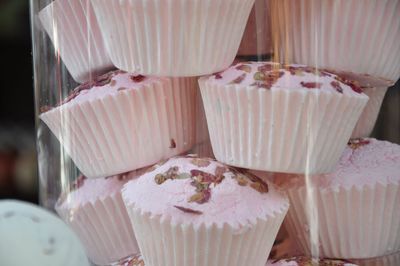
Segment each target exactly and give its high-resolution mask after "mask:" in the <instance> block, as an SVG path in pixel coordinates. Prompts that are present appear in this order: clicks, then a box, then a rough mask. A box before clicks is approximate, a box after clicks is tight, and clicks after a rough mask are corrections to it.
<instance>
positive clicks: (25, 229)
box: [0, 200, 89, 266]
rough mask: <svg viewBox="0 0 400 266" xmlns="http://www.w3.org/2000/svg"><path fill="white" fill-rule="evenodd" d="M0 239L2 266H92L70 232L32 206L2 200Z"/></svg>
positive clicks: (0, 201)
mask: <svg viewBox="0 0 400 266" xmlns="http://www.w3.org/2000/svg"><path fill="white" fill-rule="evenodd" d="M0 236H1V237H0V265H2V266H3V265H4V266H21V265H30V266H54V265H60V266H89V261H88V259H87V257H86V255H85V252H84V249H83V247H82V244H81V243H80V241H79V239H78V238H77V237H76V235H75V234H74V233H73V232H72V231H71V229H69V228H68V226H66V225H65V224H64V223H63V222H62V221H61V220H60V219H59V218H58V217H57V216H55V215H54V214H53V213H50V212H49V211H47V210H45V209H43V208H40V207H38V206H36V205H33V204H31V203H27V202H22V201H16V200H0Z"/></svg>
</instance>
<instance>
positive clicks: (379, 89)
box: [334, 71, 394, 138]
mask: <svg viewBox="0 0 400 266" xmlns="http://www.w3.org/2000/svg"><path fill="white" fill-rule="evenodd" d="M334 73H335V74H337V75H340V76H341V77H342V78H345V79H346V80H352V81H355V82H357V83H358V85H359V86H360V87H361V88H362V89H363V91H364V93H365V94H366V95H368V97H369V101H368V103H367V105H366V106H365V108H364V110H363V112H362V114H361V116H360V118H359V119H358V122H357V124H356V127H355V128H354V130H353V133H352V134H351V137H352V138H365V137H369V136H370V135H371V133H372V130H373V129H374V126H375V123H376V120H377V118H378V114H379V111H380V109H381V105H382V101H383V98H384V97H385V94H386V91H387V89H388V87H390V86H393V85H394V84H393V82H391V81H390V80H385V79H380V78H375V77H372V76H370V75H359V74H355V73H353V72H344V71H334Z"/></svg>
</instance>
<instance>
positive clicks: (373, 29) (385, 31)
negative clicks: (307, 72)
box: [269, 0, 400, 81]
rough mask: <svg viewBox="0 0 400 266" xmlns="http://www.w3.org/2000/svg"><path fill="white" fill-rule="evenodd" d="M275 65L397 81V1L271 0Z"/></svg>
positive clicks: (399, 33) (399, 28) (399, 24)
mask: <svg viewBox="0 0 400 266" xmlns="http://www.w3.org/2000/svg"><path fill="white" fill-rule="evenodd" d="M269 5H270V9H269V11H270V15H271V27H272V29H273V30H272V39H273V47H274V55H275V60H276V61H280V62H294V63H301V64H306V65H310V66H318V67H321V68H331V69H335V70H342V71H352V72H355V73H358V74H370V75H372V76H375V77H382V78H386V79H389V80H392V81H396V80H397V79H398V78H399V77H400V63H399V62H400V46H399V43H400V1H398V0H386V1H377V0H363V1H359V0H324V1H319V0H302V1H292V0H269Z"/></svg>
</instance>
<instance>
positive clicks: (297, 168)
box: [199, 62, 368, 173]
mask: <svg viewBox="0 0 400 266" xmlns="http://www.w3.org/2000/svg"><path fill="white" fill-rule="evenodd" d="M199 84H200V89H201V94H202V97H203V102H204V107H205V111H206V117H207V123H208V128H209V131H210V137H211V143H212V148H213V151H214V155H215V157H216V158H217V159H218V160H219V161H221V162H224V163H226V164H229V165H233V166H238V167H243V168H249V169H254V170H262V171H270V172H285V173H305V172H308V173H326V172H329V171H331V170H332V169H333V167H334V166H335V164H336V163H337V161H338V160H339V157H340V155H341V153H342V151H343V149H344V147H345V146H346V143H347V141H348V140H349V138H350V136H351V132H352V131H353V129H354V126H355V124H356V122H357V120H358V118H359V117H360V115H361V112H362V110H363V108H364V107H365V105H366V103H367V101H368V96H366V95H365V94H364V93H362V90H361V89H360V88H359V87H358V86H356V85H355V84H353V83H348V82H347V81H346V80H344V79H342V78H341V77H340V76H337V75H335V74H331V73H329V72H326V71H318V70H316V69H314V68H310V67H306V66H302V65H285V66H283V65H280V64H277V63H271V62H245V63H239V64H237V65H235V66H232V67H230V68H229V69H227V70H225V71H224V72H220V73H217V74H215V75H212V76H208V77H203V78H200V79H199Z"/></svg>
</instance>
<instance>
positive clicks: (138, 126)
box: [40, 71, 197, 178]
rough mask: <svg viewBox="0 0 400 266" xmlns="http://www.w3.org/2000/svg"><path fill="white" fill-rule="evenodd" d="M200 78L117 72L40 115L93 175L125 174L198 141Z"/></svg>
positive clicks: (72, 93) (86, 86)
mask: <svg viewBox="0 0 400 266" xmlns="http://www.w3.org/2000/svg"><path fill="white" fill-rule="evenodd" d="M196 94H197V85H196V80H195V79H194V78H159V77H144V76H141V75H134V74H130V73H126V72H123V71H114V72H110V73H108V74H106V75H103V76H101V77H98V78H97V79H96V80H95V81H93V82H89V83H85V84H83V85H81V86H79V87H77V88H76V89H75V90H73V91H72V92H71V94H70V95H69V97H67V98H66V99H65V100H64V101H63V102H61V103H60V104H59V105H58V106H56V107H54V108H42V109H43V110H42V111H44V112H43V113H41V114H40V119H41V120H43V121H44V122H45V123H46V124H47V126H48V127H49V128H50V130H51V131H52V132H53V133H54V134H55V136H56V137H57V138H58V140H59V141H60V142H61V143H62V145H63V147H64V149H65V150H66V151H67V153H68V154H69V155H70V156H71V158H72V160H73V161H74V162H75V164H76V166H77V167H78V168H79V170H80V171H81V172H82V173H83V174H84V175H85V176H87V177H88V178H96V177H106V176H110V175H115V174H119V173H125V172H128V171H131V170H134V169H138V168H142V167H145V166H148V165H151V164H154V163H156V162H158V161H160V160H162V159H164V158H169V157H171V156H174V155H177V154H180V153H183V152H185V151H188V150H190V149H191V148H192V145H193V144H194V141H195V119H194V117H195V112H196V110H195V108H196Z"/></svg>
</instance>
